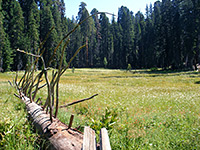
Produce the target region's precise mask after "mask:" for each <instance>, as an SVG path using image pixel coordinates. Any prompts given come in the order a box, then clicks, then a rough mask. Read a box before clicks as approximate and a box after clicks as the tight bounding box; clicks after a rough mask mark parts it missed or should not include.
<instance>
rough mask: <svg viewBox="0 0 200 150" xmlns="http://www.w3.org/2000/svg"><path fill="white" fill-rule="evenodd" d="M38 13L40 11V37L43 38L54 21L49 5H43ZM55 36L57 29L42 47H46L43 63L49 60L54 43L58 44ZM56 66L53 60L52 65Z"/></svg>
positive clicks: (53, 25) (53, 24) (54, 46)
mask: <svg viewBox="0 0 200 150" xmlns="http://www.w3.org/2000/svg"><path fill="white" fill-rule="evenodd" d="M40 13H41V21H40V22H41V23H40V39H41V40H44V38H45V37H46V35H47V33H48V32H49V30H50V29H51V28H52V27H55V23H54V19H53V15H52V12H51V9H50V6H44V8H43V9H42V10H41V12H40ZM56 37H57V31H56V30H53V31H52V32H51V34H50V35H49V37H48V40H47V41H46V43H45V45H44V48H45V49H46V50H45V52H44V60H45V63H47V62H48V61H49V58H50V56H51V55H52V54H53V50H54V49H55V48H56V45H57V44H58V43H57V41H56ZM56 66H57V64H56V62H55V60H54V61H53V63H52V67H56Z"/></svg>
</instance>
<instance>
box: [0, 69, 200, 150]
mask: <svg viewBox="0 0 200 150" xmlns="http://www.w3.org/2000/svg"><path fill="white" fill-rule="evenodd" d="M21 74H22V73H21ZM14 77H15V73H14V72H8V73H0V110H1V112H0V114H1V118H0V140H1V141H0V149H1V148H2V149H21V148H22V147H23V148H25V149H39V146H41V145H43V143H44V142H43V140H41V138H40V137H39V135H37V134H36V133H34V131H33V129H32V127H31V123H30V122H29V121H27V116H26V111H25V110H24V105H23V104H22V103H21V101H20V100H19V99H17V98H16V97H14V96H13V94H14V92H15V90H14V88H12V87H11V86H10V85H9V84H8V82H7V80H12V78H14ZM199 84H200V75H199V73H197V72H193V71H187V72H170V71H154V72H153V71H150V70H132V71H131V72H129V71H125V70H109V69H75V71H74V73H72V70H70V69H69V70H68V71H66V73H65V74H64V75H63V76H62V77H61V82H60V98H61V100H60V105H63V104H66V103H70V102H73V101H74V100H79V99H83V98H87V97H90V96H92V95H94V94H98V96H97V97H95V98H93V99H91V100H88V101H85V102H82V103H80V104H77V105H73V106H70V107H68V108H62V109H60V110H59V115H58V118H59V119H60V120H61V121H62V122H65V123H68V121H69V117H70V114H72V113H73V114H75V121H74V123H73V127H77V128H79V129H80V130H83V127H84V126H85V125H88V126H90V127H92V128H93V129H95V130H96V132H97V133H98V132H99V129H100V128H102V127H106V128H107V129H108V131H109V137H110V142H111V147H112V149H114V150H115V149H116V150H118V149H123V150H127V149H130V150H132V149H200V108H199V107H200V92H199V91H200V85H199ZM38 94H39V95H40V97H44V96H45V95H46V90H41V91H40V92H39V93H38ZM97 140H98V139H97Z"/></svg>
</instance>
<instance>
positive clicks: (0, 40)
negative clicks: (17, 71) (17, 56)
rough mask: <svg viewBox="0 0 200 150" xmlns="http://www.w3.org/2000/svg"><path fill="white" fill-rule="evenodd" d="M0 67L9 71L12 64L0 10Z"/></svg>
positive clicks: (0, 2) (11, 51)
mask: <svg viewBox="0 0 200 150" xmlns="http://www.w3.org/2000/svg"><path fill="white" fill-rule="evenodd" d="M1 5H2V0H0V10H1V9H2V8H1ZM0 35H1V37H0V69H1V71H3V70H4V71H10V69H11V65H12V64H13V58H12V54H13V50H12V49H11V48H10V42H9V40H8V35H7V34H6V33H5V31H4V27H3V13H2V11H0Z"/></svg>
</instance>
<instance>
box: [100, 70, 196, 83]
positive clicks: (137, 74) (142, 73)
mask: <svg viewBox="0 0 200 150" xmlns="http://www.w3.org/2000/svg"><path fill="white" fill-rule="evenodd" d="M121 71H124V72H127V71H126V70H121ZM129 73H131V74H133V75H129V76H107V77H102V78H144V77H167V76H181V75H189V76H190V77H191V78H199V76H197V75H198V74H199V73H198V72H194V71H191V70H175V71H174V70H154V71H151V70H147V69H144V70H135V71H129ZM198 84H200V81H199V83H198Z"/></svg>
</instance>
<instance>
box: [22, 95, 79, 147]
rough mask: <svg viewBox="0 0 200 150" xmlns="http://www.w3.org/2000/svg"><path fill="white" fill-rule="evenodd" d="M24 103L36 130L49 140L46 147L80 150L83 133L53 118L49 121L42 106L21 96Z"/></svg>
mask: <svg viewBox="0 0 200 150" xmlns="http://www.w3.org/2000/svg"><path fill="white" fill-rule="evenodd" d="M21 99H22V101H23V102H24V103H25V104H26V109H27V111H28V114H29V116H30V119H31V120H32V122H33V124H34V127H35V128H36V130H37V131H38V132H39V133H40V134H42V135H43V136H44V137H45V138H47V139H48V140H49V142H50V145H49V147H48V149H51V150H55V149H58V150H81V148H82V143H83V134H82V133H81V132H80V131H77V130H75V129H71V128H70V129H68V126H67V125H65V124H64V123H62V122H61V121H59V120H58V119H56V118H54V119H53V123H51V121H50V116H49V114H46V112H45V111H43V110H42V108H41V107H40V106H39V105H37V104H36V103H35V102H32V103H31V102H30V99H29V98H27V97H25V96H21Z"/></svg>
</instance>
